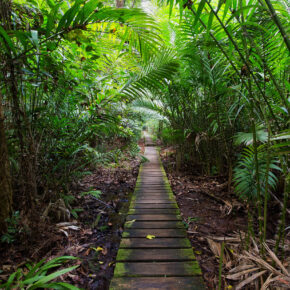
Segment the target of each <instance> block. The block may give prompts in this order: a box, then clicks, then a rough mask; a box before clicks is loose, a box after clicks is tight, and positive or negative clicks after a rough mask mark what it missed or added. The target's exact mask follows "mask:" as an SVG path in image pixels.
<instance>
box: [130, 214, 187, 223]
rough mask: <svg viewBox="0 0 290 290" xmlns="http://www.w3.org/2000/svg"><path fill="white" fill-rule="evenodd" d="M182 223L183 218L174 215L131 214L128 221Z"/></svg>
mask: <svg viewBox="0 0 290 290" xmlns="http://www.w3.org/2000/svg"><path fill="white" fill-rule="evenodd" d="M132 220H136V221H180V220H181V217H180V216H179V215H174V214H129V215H128V216H127V221H132Z"/></svg>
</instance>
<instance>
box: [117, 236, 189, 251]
mask: <svg viewBox="0 0 290 290" xmlns="http://www.w3.org/2000/svg"><path fill="white" fill-rule="evenodd" d="M120 248H121V249H126V248H130V249H139V248H155V249H156V248H168V249H183V248H191V244H190V242H189V240H188V239H185V238H155V239H152V240H149V239H146V238H131V239H122V240H121V243H120Z"/></svg>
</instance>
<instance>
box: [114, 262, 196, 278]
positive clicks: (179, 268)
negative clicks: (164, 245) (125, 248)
mask: <svg viewBox="0 0 290 290" xmlns="http://www.w3.org/2000/svg"><path fill="white" fill-rule="evenodd" d="M199 275H201V270H200V268H199V265H198V263H197V261H187V262H155V263H144V262H137V263H128V262H125V263H121V262H120V263H116V267H115V272H114V277H188V276H189V277H191V276H199Z"/></svg>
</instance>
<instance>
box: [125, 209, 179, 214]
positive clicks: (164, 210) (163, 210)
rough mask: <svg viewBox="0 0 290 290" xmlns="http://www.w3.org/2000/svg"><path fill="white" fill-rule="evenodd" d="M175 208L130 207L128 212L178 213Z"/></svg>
mask: <svg viewBox="0 0 290 290" xmlns="http://www.w3.org/2000/svg"><path fill="white" fill-rule="evenodd" d="M179 213H180V212H179V210H178V209H175V208H137V209H133V208H131V209H130V210H129V212H128V214H179Z"/></svg>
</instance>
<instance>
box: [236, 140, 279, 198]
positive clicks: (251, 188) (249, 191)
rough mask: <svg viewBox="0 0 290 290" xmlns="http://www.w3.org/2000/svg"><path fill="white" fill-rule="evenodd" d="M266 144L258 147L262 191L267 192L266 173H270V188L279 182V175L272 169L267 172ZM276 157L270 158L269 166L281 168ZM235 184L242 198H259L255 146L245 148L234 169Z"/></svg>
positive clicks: (276, 168) (275, 168) (274, 168)
mask: <svg viewBox="0 0 290 290" xmlns="http://www.w3.org/2000/svg"><path fill="white" fill-rule="evenodd" d="M264 148H265V146H264V145H262V146H259V147H258V162H259V174H260V176H259V180H260V187H261V193H262V194H264V193H265V186H266V184H265V181H266V174H268V186H269V188H272V189H273V188H275V186H276V183H277V180H278V179H277V177H276V176H275V174H274V173H273V172H272V171H269V172H268V173H267V172H266V167H267V159H266V152H265V150H264ZM277 163H278V161H277V160H276V159H272V160H270V166H269V168H270V169H272V170H279V171H280V170H281V169H280V167H279V166H278V165H277ZM234 185H235V191H236V193H237V194H238V195H239V197H240V198H242V199H246V200H250V201H255V200H256V199H257V183H256V169H255V160H254V149H253V146H249V147H247V148H245V149H244V151H243V153H242V156H241V158H240V160H239V161H238V164H237V166H236V167H235V169H234Z"/></svg>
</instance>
